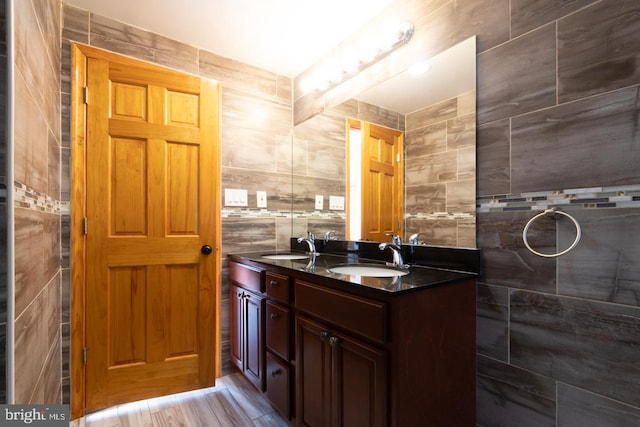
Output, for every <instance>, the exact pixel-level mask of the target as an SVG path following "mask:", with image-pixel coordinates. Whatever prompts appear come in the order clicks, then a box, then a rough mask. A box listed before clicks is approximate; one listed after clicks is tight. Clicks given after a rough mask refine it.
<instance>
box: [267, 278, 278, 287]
mask: <svg viewBox="0 0 640 427" xmlns="http://www.w3.org/2000/svg"><path fill="white" fill-rule="evenodd" d="M269 286H271V287H272V288H275V287H276V286H278V282H276V281H275V280H272V281H270V282H269Z"/></svg>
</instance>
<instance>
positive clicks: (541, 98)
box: [477, 25, 556, 124]
mask: <svg viewBox="0 0 640 427" xmlns="http://www.w3.org/2000/svg"><path fill="white" fill-rule="evenodd" d="M477 67H478V74H477V76H478V88H477V91H478V123H479V124H484V123H488V122H491V121H494V120H499V119H503V118H506V117H511V116H515V115H518V114H522V113H526V112H529V111H534V110H537V109H539V108H543V107H548V106H550V105H554V104H555V102H556V32H555V25H546V26H544V27H541V28H539V29H537V30H535V31H532V32H530V33H528V34H525V35H523V36H522V37H518V38H517V39H514V40H511V41H509V42H508V43H505V44H503V45H501V46H498V47H496V48H495V49H492V50H489V51H487V52H484V53H481V54H479V55H478V62H477Z"/></svg>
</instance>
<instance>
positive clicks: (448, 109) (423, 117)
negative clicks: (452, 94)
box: [407, 98, 458, 129]
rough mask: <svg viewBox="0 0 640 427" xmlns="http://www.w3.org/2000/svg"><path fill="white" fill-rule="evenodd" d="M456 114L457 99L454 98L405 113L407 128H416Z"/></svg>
mask: <svg viewBox="0 0 640 427" xmlns="http://www.w3.org/2000/svg"><path fill="white" fill-rule="evenodd" d="M457 115H458V100H457V99H456V98H451V99H447V100H445V101H442V102H439V103H437V104H434V105H430V106H428V107H426V108H423V109H421V110H419V111H416V112H414V113H411V114H407V129H418V128H421V127H424V126H427V125H431V124H435V123H438V122H442V121H445V120H447V119H451V118H454V117H456V116H457Z"/></svg>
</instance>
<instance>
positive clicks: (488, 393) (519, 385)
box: [477, 356, 556, 427]
mask: <svg viewBox="0 0 640 427" xmlns="http://www.w3.org/2000/svg"><path fill="white" fill-rule="evenodd" d="M477 384H478V386H477V389H478V391H477V395H478V397H477V408H478V415H477V422H478V424H479V425H504V426H507V425H511V424H512V423H513V420H514V419H517V420H519V421H518V425H519V426H520V427H553V426H555V425H556V423H555V416H556V383H555V381H553V379H551V378H547V377H545V376H543V375H536V374H535V373H532V372H529V371H527V370H524V369H520V368H518V367H517V366H512V365H510V364H507V363H504V362H500V361H497V360H493V359H491V358H489V357H483V356H479V357H478V382H477Z"/></svg>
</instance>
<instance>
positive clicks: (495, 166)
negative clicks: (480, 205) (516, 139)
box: [476, 119, 511, 196]
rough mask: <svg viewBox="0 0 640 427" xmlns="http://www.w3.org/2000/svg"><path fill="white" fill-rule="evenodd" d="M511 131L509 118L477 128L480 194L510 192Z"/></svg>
mask: <svg viewBox="0 0 640 427" xmlns="http://www.w3.org/2000/svg"><path fill="white" fill-rule="evenodd" d="M510 132H511V128H510V121H509V120H508V119H506V120H498V121H495V122H490V123H487V124H484V125H481V126H478V128H477V144H478V147H477V154H476V162H477V181H478V183H477V185H478V195H480V196H484V195H490V194H507V193H509V192H510V189H511V179H510V176H511V175H510V171H511V168H510V154H511V153H510V143H511V139H510Z"/></svg>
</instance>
